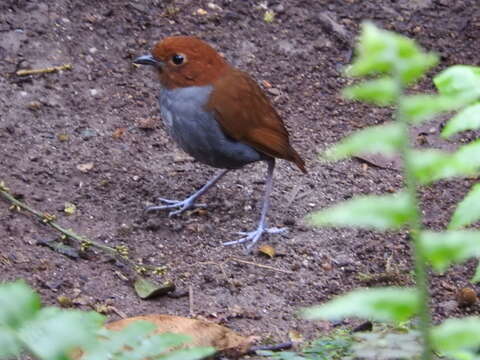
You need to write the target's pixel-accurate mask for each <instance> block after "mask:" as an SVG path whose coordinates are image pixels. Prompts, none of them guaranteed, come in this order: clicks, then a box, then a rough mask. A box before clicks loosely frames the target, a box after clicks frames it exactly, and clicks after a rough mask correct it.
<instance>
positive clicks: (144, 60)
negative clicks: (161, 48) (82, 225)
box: [133, 54, 163, 67]
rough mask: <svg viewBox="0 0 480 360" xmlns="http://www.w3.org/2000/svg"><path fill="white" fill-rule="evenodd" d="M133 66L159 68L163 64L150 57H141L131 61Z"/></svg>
mask: <svg viewBox="0 0 480 360" xmlns="http://www.w3.org/2000/svg"><path fill="white" fill-rule="evenodd" d="M133 63H134V64H138V65H151V66H155V67H161V66H162V65H163V63H162V62H161V61H158V60H156V59H155V58H154V57H153V56H152V55H150V54H149V55H142V56H139V57H138V58H136V59H135V60H133Z"/></svg>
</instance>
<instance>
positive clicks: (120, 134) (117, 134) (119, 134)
mask: <svg viewBox="0 0 480 360" xmlns="http://www.w3.org/2000/svg"><path fill="white" fill-rule="evenodd" d="M126 131H127V129H125V128H118V129H115V131H114V132H113V134H112V138H114V139H120V138H121V137H123V135H125V132H126Z"/></svg>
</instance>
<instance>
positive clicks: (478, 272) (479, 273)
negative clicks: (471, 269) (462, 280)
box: [470, 263, 480, 284]
mask: <svg viewBox="0 0 480 360" xmlns="http://www.w3.org/2000/svg"><path fill="white" fill-rule="evenodd" d="M470 281H471V282H472V283H474V284H476V283H478V282H479V281H480V263H479V264H478V265H477V268H476V269H475V274H473V277H472V279H471V280H470Z"/></svg>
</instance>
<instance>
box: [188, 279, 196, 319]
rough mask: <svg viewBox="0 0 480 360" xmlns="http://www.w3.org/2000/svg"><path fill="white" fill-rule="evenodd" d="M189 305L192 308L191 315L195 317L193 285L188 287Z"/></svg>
mask: <svg viewBox="0 0 480 360" xmlns="http://www.w3.org/2000/svg"><path fill="white" fill-rule="evenodd" d="M188 307H189V310H190V316H191V317H194V316H195V312H194V311H193V286H192V285H190V286H189V287H188Z"/></svg>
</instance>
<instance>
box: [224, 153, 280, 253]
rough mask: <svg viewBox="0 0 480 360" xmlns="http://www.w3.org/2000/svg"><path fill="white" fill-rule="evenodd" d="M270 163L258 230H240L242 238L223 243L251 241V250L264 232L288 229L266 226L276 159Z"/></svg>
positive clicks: (271, 232) (274, 232)
mask: <svg viewBox="0 0 480 360" xmlns="http://www.w3.org/2000/svg"><path fill="white" fill-rule="evenodd" d="M267 163H268V170H267V181H266V186H265V195H264V197H263V205H262V213H261V215H260V221H259V222H258V226H257V229H256V230H253V231H249V232H239V233H238V234H240V235H243V237H242V238H241V239H238V240H234V241H229V242H226V243H223V245H225V246H228V245H236V244H242V243H245V242H248V241H249V242H250V244H248V245H247V250H250V249H251V248H252V246H254V245H255V244H256V243H257V241H258V240H260V238H261V237H262V235H263V233H269V234H278V233H281V232H284V231H285V230H287V229H286V228H276V227H273V228H267V227H266V218H267V213H268V209H269V207H270V193H271V192H272V188H273V170H274V168H275V159H270V160H267Z"/></svg>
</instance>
